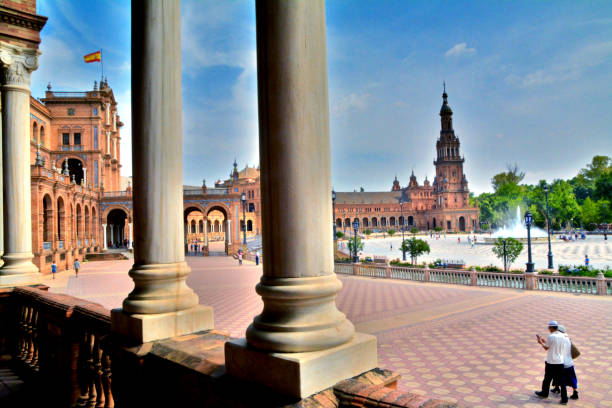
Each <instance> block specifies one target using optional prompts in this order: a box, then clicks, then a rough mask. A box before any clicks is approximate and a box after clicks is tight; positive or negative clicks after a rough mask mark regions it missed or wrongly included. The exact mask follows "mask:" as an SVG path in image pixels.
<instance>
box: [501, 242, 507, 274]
mask: <svg viewBox="0 0 612 408" xmlns="http://www.w3.org/2000/svg"><path fill="white" fill-rule="evenodd" d="M502 245H503V248H504V272H508V266H507V265H508V260H507V259H508V255H507V252H506V240H505V239H502Z"/></svg>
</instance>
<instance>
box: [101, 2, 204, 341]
mask: <svg viewBox="0 0 612 408" xmlns="http://www.w3.org/2000/svg"><path fill="white" fill-rule="evenodd" d="M181 114H182V104H181V20H180V1H176V0H139V1H133V2H132V116H133V119H134V121H135V123H139V124H141V126H137V127H135V128H134V130H133V135H132V157H133V165H132V169H133V170H132V171H133V176H134V190H133V203H134V204H133V205H134V211H133V215H134V216H133V219H134V242H135V244H134V266H133V267H132V269H131V270H130V273H129V274H130V277H131V278H132V279H133V280H134V290H133V291H132V292H131V293H130V294H129V295H128V297H127V298H126V299H124V301H123V309H115V310H113V311H112V313H111V330H112V331H113V332H115V333H118V334H121V335H123V336H126V337H128V338H131V339H132V340H136V341H139V342H148V341H152V340H157V339H162V338H168V337H173V336H178V335H182V334H186V333H193V332H196V331H200V330H206V329H211V328H212V327H213V313H212V308H211V307H205V306H199V305H198V296H197V295H196V294H195V292H194V291H193V290H192V289H191V288H189V287H188V286H187V283H186V280H187V276H188V275H189V272H190V271H191V270H190V268H189V266H187V264H186V263H185V253H184V250H183V233H184V231H183V186H182V181H181V180H183V163H182V150H183V141H182V123H181Z"/></svg>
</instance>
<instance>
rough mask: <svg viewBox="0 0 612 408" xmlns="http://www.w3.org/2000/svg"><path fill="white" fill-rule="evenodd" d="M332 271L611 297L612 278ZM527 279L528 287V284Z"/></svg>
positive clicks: (361, 267) (347, 266)
mask: <svg viewBox="0 0 612 408" xmlns="http://www.w3.org/2000/svg"><path fill="white" fill-rule="evenodd" d="M335 272H336V273H338V274H343V275H358V276H369V277H373V278H391V279H401V280H411V281H419V282H436V283H449V284H458V285H469V286H482V287H497V288H510V289H529V290H544V291H552V292H568V293H585V294H592V295H608V296H611V295H612V279H606V278H604V277H603V275H600V276H599V277H596V278H595V277H579V276H578V277H577V276H560V275H544V274H542V275H538V274H534V275H531V276H527V275H528V274H525V273H498V272H477V271H476V270H474V269H472V270H464V269H430V268H427V267H425V268H410V267H400V266H390V265H377V264H362V263H358V264H354V263H336V264H335ZM528 278H529V282H530V283H529V284H528V282H527V281H528Z"/></svg>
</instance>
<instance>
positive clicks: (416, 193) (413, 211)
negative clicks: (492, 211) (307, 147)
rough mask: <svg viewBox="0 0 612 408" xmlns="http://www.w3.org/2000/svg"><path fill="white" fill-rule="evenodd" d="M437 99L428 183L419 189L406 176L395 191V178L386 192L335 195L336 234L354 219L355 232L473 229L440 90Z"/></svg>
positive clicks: (454, 139)
mask: <svg viewBox="0 0 612 408" xmlns="http://www.w3.org/2000/svg"><path fill="white" fill-rule="evenodd" d="M442 98H443V103H442V108H441V109H440V119H441V127H442V128H441V130H440V138H439V139H438V141H437V143H436V151H437V156H436V159H435V160H434V165H435V168H436V173H435V174H436V175H435V177H434V179H433V183H430V182H429V180H427V178H425V180H424V181H423V185H419V182H418V181H417V178H416V176H415V175H414V173H412V175H411V176H410V182H409V183H408V186H406V187H401V186H400V183H399V180H398V179H397V177H395V179H394V180H393V185H392V187H391V191H390V192H363V191H361V192H337V193H336V202H335V213H334V220H335V222H336V227H337V228H338V230H339V231H343V230H346V231H349V230H351V229H352V223H353V221H354V220H355V219H359V223H360V230H361V231H364V230H368V229H369V230H372V231H386V230H388V229H396V230H397V229H401V228H402V227H405V228H406V229H412V228H418V229H419V230H432V229H435V228H436V227H440V228H442V229H443V230H446V231H475V230H477V229H478V227H479V221H478V208H476V207H473V206H470V201H469V189H468V182H467V178H466V176H465V173H464V172H463V162H464V158H463V156H461V155H460V151H459V147H460V143H459V138H457V136H455V131H454V130H453V119H452V115H453V111H452V110H451V108H450V106H449V105H448V100H447V98H448V95H447V94H446V90H445V91H444V93H443V95H442ZM402 203H403V204H402Z"/></svg>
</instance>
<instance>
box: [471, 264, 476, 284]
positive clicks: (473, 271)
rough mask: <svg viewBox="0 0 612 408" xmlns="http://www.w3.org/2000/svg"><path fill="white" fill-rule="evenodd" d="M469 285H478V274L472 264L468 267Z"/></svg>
mask: <svg viewBox="0 0 612 408" xmlns="http://www.w3.org/2000/svg"><path fill="white" fill-rule="evenodd" d="M470 286H478V274H477V273H476V268H475V267H473V266H472V269H470Z"/></svg>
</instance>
